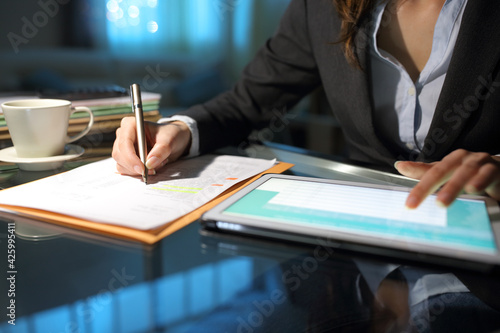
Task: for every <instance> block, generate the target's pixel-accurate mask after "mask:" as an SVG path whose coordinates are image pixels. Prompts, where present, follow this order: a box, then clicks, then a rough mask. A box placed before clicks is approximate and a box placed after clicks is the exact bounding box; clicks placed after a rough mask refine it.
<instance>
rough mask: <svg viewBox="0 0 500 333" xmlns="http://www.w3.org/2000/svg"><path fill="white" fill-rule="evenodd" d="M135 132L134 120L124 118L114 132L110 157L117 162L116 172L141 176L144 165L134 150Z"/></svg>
mask: <svg viewBox="0 0 500 333" xmlns="http://www.w3.org/2000/svg"><path fill="white" fill-rule="evenodd" d="M135 142H136V131H135V119H134V118H133V117H125V118H123V119H122V122H121V126H120V128H119V129H118V130H117V131H116V140H115V142H114V144H113V151H112V156H113V158H114V159H115V161H116V162H117V170H118V172H120V173H122V174H127V175H135V174H142V172H143V170H144V165H143V163H142V162H141V160H140V159H139V157H138V156H137V152H136V150H135Z"/></svg>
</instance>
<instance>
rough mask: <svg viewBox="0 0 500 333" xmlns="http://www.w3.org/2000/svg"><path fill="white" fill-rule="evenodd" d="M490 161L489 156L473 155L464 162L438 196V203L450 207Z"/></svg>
mask: <svg viewBox="0 0 500 333" xmlns="http://www.w3.org/2000/svg"><path fill="white" fill-rule="evenodd" d="M489 161H490V156H489V155H488V154H471V155H469V156H467V157H465V158H464V159H463V160H462V164H461V165H460V166H459V167H458V168H457V169H456V170H455V172H454V173H453V176H452V177H450V179H449V180H448V182H447V183H446V184H445V185H444V186H443V188H442V189H441V190H440V191H439V192H438V194H437V198H436V200H437V203H438V204H440V205H443V206H444V207H448V206H449V205H451V203H452V202H453V201H454V200H455V199H456V198H457V197H458V196H459V195H460V193H461V192H462V191H463V190H464V188H465V187H466V185H467V184H468V183H469V182H470V181H471V180H472V179H474V178H475V177H476V175H477V174H478V172H479V170H480V169H481V168H482V167H483V166H484V165H485V163H488V162H489Z"/></svg>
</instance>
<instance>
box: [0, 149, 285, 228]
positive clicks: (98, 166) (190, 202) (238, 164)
mask: <svg viewBox="0 0 500 333" xmlns="http://www.w3.org/2000/svg"><path fill="white" fill-rule="evenodd" d="M274 163H275V161H274V160H262V159H254V158H247V157H239V156H226V155H223V156H218V155H204V156H200V157H197V158H192V159H186V160H181V161H178V162H175V163H172V164H169V165H167V166H165V167H164V168H162V169H161V170H159V172H158V173H157V174H156V175H154V176H150V177H149V182H148V185H146V184H144V183H143V182H142V179H141V177H140V176H139V177H130V176H123V175H120V174H117V172H116V163H115V161H114V160H113V159H111V158H110V159H106V160H103V161H99V162H95V163H92V164H88V165H85V166H82V167H79V168H77V169H74V170H71V171H68V172H66V173H63V174H60V175H56V176H53V177H49V178H45V179H41V180H39V181H36V182H33V183H29V184H25V185H23V186H19V187H16V188H11V189H9V190H7V191H1V192H0V203H1V204H5V205H13V206H21V207H30V208H36V209H41V210H46V211H51V212H55V213H61V214H65V215H70V216H74V217H78V218H82V219H86V220H89V221H95V222H102V223H109V224H114V225H120V226H125V227H129V228H135V229H141V230H149V229H153V228H156V227H159V226H161V225H163V224H165V223H168V222H170V221H173V220H175V219H177V218H179V217H181V216H183V215H185V214H187V213H189V212H191V211H193V210H195V209H196V208H198V207H200V206H202V205H203V204H205V203H207V202H208V201H210V200H212V199H213V198H215V197H216V196H218V195H219V194H221V193H222V192H224V191H225V190H227V189H228V188H230V187H231V186H232V185H234V184H236V183H238V182H240V181H242V180H245V179H247V178H249V177H252V176H254V175H256V174H258V173H260V172H263V171H265V170H267V169H269V168H270V167H272V166H273V165H274Z"/></svg>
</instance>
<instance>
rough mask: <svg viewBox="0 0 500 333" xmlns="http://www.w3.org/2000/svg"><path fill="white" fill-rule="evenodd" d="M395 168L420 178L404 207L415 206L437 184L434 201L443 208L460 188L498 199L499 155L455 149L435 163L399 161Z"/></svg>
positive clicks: (460, 191) (499, 192)
mask: <svg viewBox="0 0 500 333" xmlns="http://www.w3.org/2000/svg"><path fill="white" fill-rule="evenodd" d="M395 167H396V169H397V170H398V171H399V172H400V173H401V174H402V175H403V176H407V177H410V178H414V179H419V180H420V182H419V183H418V184H417V185H416V186H415V187H414V188H413V189H412V190H411V192H410V194H409V195H408V198H407V199H406V206H407V207H408V208H412V209H413V208H417V207H418V205H420V203H422V201H424V199H425V198H426V197H427V196H428V195H429V194H431V193H433V192H435V191H436V190H437V189H438V188H439V187H441V186H442V188H441V189H440V190H439V191H438V193H437V203H438V204H439V205H442V206H444V207H447V206H449V205H450V204H451V203H452V202H453V201H454V200H455V199H456V197H457V196H458V195H459V194H460V193H462V191H465V192H466V193H469V194H481V193H486V194H488V195H489V196H491V197H492V198H493V199H495V200H498V201H500V157H499V156H491V155H489V154H487V153H473V152H470V151H466V150H463V149H458V150H455V151H453V152H451V153H450V154H449V155H447V156H445V157H444V158H443V159H442V160H441V161H439V162H433V163H422V162H410V161H399V162H396V164H395ZM443 184H444V185H443Z"/></svg>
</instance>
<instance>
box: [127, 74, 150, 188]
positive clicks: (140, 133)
mask: <svg viewBox="0 0 500 333" xmlns="http://www.w3.org/2000/svg"><path fill="white" fill-rule="evenodd" d="M130 97H131V98H132V111H133V112H134V115H135V125H136V127H137V145H138V147H139V157H140V159H141V162H142V164H144V172H143V174H142V180H143V181H144V183H145V184H146V185H147V183H148V168H147V167H146V154H147V146H146V134H145V133H144V115H143V113H142V100H141V88H140V87H139V85H138V84H135V83H134V84H132V85H131V86H130Z"/></svg>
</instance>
